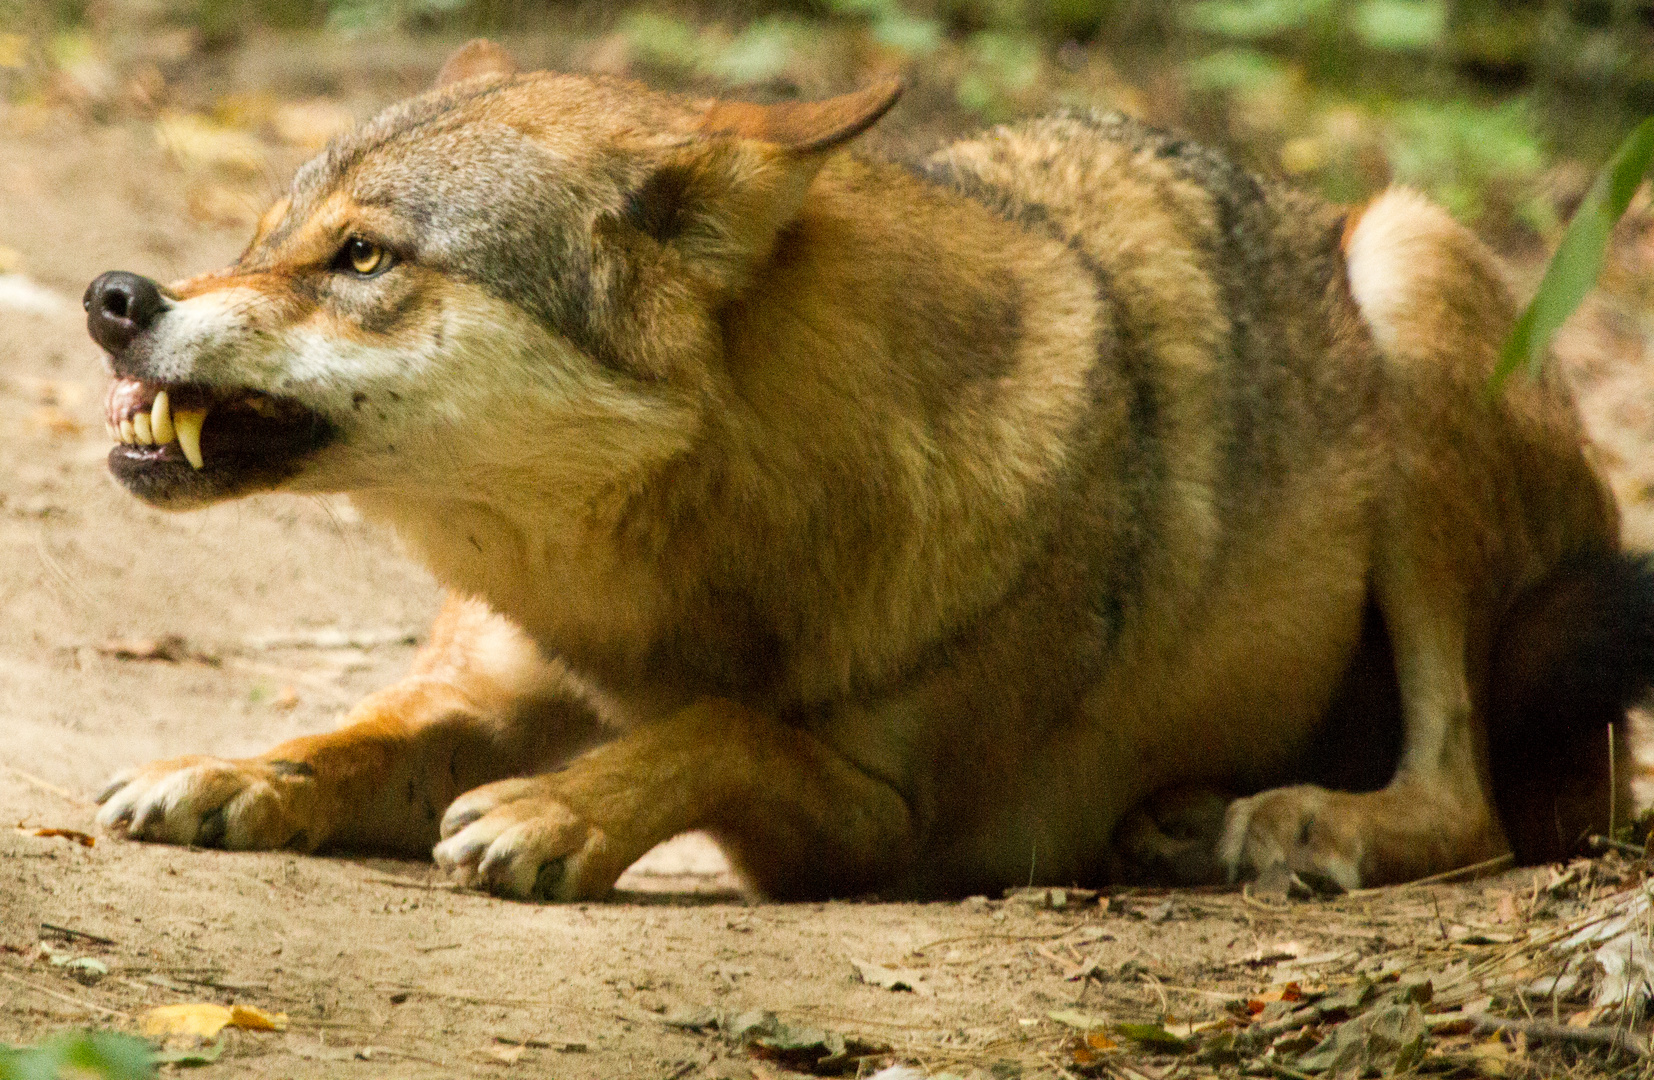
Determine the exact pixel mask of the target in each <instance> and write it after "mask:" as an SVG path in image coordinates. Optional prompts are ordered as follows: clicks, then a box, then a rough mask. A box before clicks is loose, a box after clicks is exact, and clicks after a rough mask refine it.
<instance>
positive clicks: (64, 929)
mask: <svg viewBox="0 0 1654 1080" xmlns="http://www.w3.org/2000/svg"><path fill="white" fill-rule="evenodd" d="M40 928H41V929H42V930H45V931H47V932H49V933H53V934H57V935H59V936H60V937H66V938H69V939H70V940H71V941H74V940H79V941H90V942H93V943H95V944H98V945H118V944H119V942H116V941H111V940H110V939H108V938H106V937H99V936H98V935H96V934H88V933H87V932H86V931H84V930H76V929H75V928H74V927H72V926H58V925H57V924H56V923H49V922H43V923H41V924H40Z"/></svg>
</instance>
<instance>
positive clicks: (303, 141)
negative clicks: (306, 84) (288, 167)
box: [271, 98, 356, 151]
mask: <svg viewBox="0 0 1654 1080" xmlns="http://www.w3.org/2000/svg"><path fill="white" fill-rule="evenodd" d="M355 124H356V117H355V116H353V115H352V114H351V111H350V110H349V109H347V108H345V107H344V106H343V105H341V104H339V103H338V102H336V101H329V100H327V99H326V98H311V99H310V100H308V101H292V102H288V103H287V104H285V105H280V106H277V107H276V110H275V113H274V115H273V116H272V117H271V126H272V127H274V128H275V129H276V137H277V138H278V139H280V140H281V141H282V142H284V143H288V144H289V145H292V146H298V147H302V148H303V149H305V150H310V151H316V150H320V149H321V148H322V147H324V146H326V145H327V143H328V140H329V139H331V138H333V137H334V136H335V135H338V134H340V133H342V132H345V131H349V130H350V129H351V128H352V127H353V126H355Z"/></svg>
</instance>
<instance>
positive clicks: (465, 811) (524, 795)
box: [432, 776, 631, 901]
mask: <svg viewBox="0 0 1654 1080" xmlns="http://www.w3.org/2000/svg"><path fill="white" fill-rule="evenodd" d="M432 855H433V856H434V857H435V859H436V861H437V865H439V866H441V867H442V868H443V869H444V870H448V871H450V872H452V873H455V874H456V875H457V876H458V877H459V878H460V880H461V881H463V882H464V883H466V884H468V885H475V886H478V887H480V888H484V889H487V890H488V891H489V892H492V893H495V894H497V895H500V896H509V897H512V898H514V899H517V900H552V901H570V900H591V899H597V898H600V897H602V896H605V895H607V894H608V892H609V891H610V890H611V889H612V888H613V887H614V883H615V881H616V880H617V879H618V878H619V877H620V875H621V873H622V872H623V871H624V870H625V869H626V867H627V866H628V865H630V862H631V860H630V859H626V858H624V856H622V855H621V854H620V852H619V851H618V850H617V845H615V844H614V843H613V842H612V841H611V838H610V837H609V836H608V835H606V834H605V833H604V832H603V830H602V829H599V828H598V827H597V826H595V825H593V824H592V823H591V822H589V821H587V820H586V819H585V818H584V817H583V816H582V815H581V814H579V813H577V812H576V811H575V810H574V809H572V808H571V807H570V806H569V805H568V803H567V802H565V801H564V800H563V799H562V798H561V797H559V795H558V792H557V784H556V777H554V776H536V777H530V778H528V779H522V780H501V781H499V782H497V783H493V784H485V785H483V786H482V787H479V788H476V789H474V790H472V791H469V792H466V793H465V794H464V795H461V796H460V797H459V798H458V799H456V800H455V801H454V803H453V805H452V806H450V807H449V808H448V812H447V813H446V814H444V815H443V816H442V842H441V843H440V844H438V845H437V846H436V850H435V851H433V852H432Z"/></svg>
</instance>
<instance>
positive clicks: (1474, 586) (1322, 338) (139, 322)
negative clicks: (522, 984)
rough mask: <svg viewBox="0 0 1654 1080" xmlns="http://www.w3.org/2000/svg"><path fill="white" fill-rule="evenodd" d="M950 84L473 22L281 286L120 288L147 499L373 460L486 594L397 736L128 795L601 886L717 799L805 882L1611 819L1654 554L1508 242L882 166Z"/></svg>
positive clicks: (1006, 173)
mask: <svg viewBox="0 0 1654 1080" xmlns="http://www.w3.org/2000/svg"><path fill="white" fill-rule="evenodd" d="M899 93H900V83H899V82H898V81H895V80H890V81H882V82H877V83H874V84H872V85H869V86H867V87H866V88H864V89H862V90H859V91H855V92H852V93H849V94H846V95H843V96H840V97H835V98H830V99H828V100H824V101H815V102H797V101H794V102H781V103H776V104H755V103H751V102H740V101H728V100H703V99H694V98H687V97H681V96H675V95H671V94H666V93H660V92H655V91H652V90H649V89H646V88H644V87H642V86H639V85H635V84H633V83H630V82H625V81H618V80H615V79H609V78H588V77H582V76H577V75H565V74H550V73H528V74H525V73H521V72H518V71H517V70H516V68H515V67H514V65H512V64H511V62H510V59H509V57H507V56H506V55H505V54H504V53H503V51H502V50H500V49H499V48H498V47H497V46H492V45H489V44H488V43H485V42H477V43H472V44H471V45H468V46H466V47H465V49H463V50H462V51H461V52H460V53H459V54H457V55H456V56H455V57H454V58H453V59H452V60H451V61H450V63H449V64H448V65H447V67H446V68H445V69H444V72H443V74H442V76H441V77H440V78H439V80H438V85H437V86H436V87H434V88H433V89H431V90H430V91H428V92H426V93H424V94H423V95H421V96H417V97H415V98H413V99H411V100H408V101H405V102H403V103H401V104H398V105H395V106H393V107H391V108H389V109H387V110H386V111H384V112H383V113H381V114H380V115H379V116H377V117H376V118H374V119H372V120H370V121H368V122H366V123H364V124H363V125H361V126H360V127H359V128H357V129H356V130H354V131H353V132H350V133H348V134H346V135H343V136H341V137H340V138H338V139H337V140H335V141H334V142H333V143H332V144H331V145H330V146H329V147H328V148H327V149H326V150H325V151H324V152H323V153H322V154H321V155H320V156H319V157H317V158H316V159H315V160H313V161H311V162H310V163H309V164H307V165H305V166H304V167H303V168H301V169H300V170H299V172H298V173H297V175H296V177H295V179H294V181H293V183H292V186H291V190H290V191H289V193H288V194H287V195H286V196H285V197H284V198H282V199H281V200H280V201H278V202H277V203H276V204H275V205H274V206H272V207H271V208H270V209H269V211H268V212H267V213H266V214H264V216H263V218H262V220H261V221H260V222H259V224H258V226H257V230H256V233H255V235H254V236H253V239H252V241H251V243H250V244H249V245H248V247H247V248H246V250H245V251H244V252H243V253H242V255H241V256H240V258H239V259H237V260H236V262H235V263H234V264H233V265H231V266H230V267H228V268H227V269H224V270H222V271H219V272H215V273H209V274H205V275H203V276H199V277H195V278H191V279H189V280H186V281H181V282H178V283H176V284H173V285H172V286H170V287H162V286H161V285H159V284H157V283H155V282H153V281H151V280H149V279H147V278H142V277H139V276H137V275H134V274H129V273H123V272H112V273H109V274H105V275H103V276H101V277H99V278H98V279H97V280H96V281H94V282H93V283H92V284H91V286H90V287H89V289H88V291H87V294H86V307H87V312H88V326H89V329H90V332H91V335H92V336H93V338H94V339H96V341H97V342H98V344H99V345H101V346H102V347H103V349H104V350H105V351H106V352H107V354H108V362H109V366H110V368H111V370H112V372H113V375H114V382H113V384H112V387H111V389H110V392H109V396H108V401H107V406H108V420H109V424H110V428H111V431H112V433H113V434H114V437H115V438H116V440H117V444H116V445H115V447H114V448H113V450H112V451H111V453H110V457H109V465H110V468H111V470H112V472H113V474H114V476H115V478H116V479H117V480H118V481H119V482H120V483H121V484H123V485H124V486H125V487H126V488H127V489H128V490H129V491H131V492H132V493H133V494H134V495H136V496H137V497H138V498H140V499H142V500H144V501H145V502H147V503H149V504H151V505H154V506H158V507H163V508H167V509H187V508H190V507H198V506H202V505H204V504H207V503H211V502H215V501H217V500H222V499H228V498H232V497H236V496H240V495H244V494H246V493H249V492H256V491H271V490H276V491H288V492H345V493H348V494H349V497H350V498H351V499H352V500H353V501H354V504H355V505H356V506H357V507H358V508H359V509H360V510H361V512H362V513H363V514H364V515H365V516H366V517H367V518H370V519H372V520H374V521H377V522H381V523H383V524H384V525H386V526H388V527H389V529H391V530H392V531H394V533H395V534H396V535H397V536H399V537H400V538H401V541H402V542H403V543H404V544H405V545H406V547H407V549H408V550H409V551H410V552H411V553H412V554H413V555H414V556H415V557H417V558H418V559H419V560H420V561H422V562H423V563H424V564H425V565H426V566H427V567H429V568H430V570H431V571H432V572H433V573H434V574H435V575H436V577H437V578H438V579H439V580H440V581H441V582H442V583H443V584H444V585H445V586H446V587H447V589H448V590H449V592H450V598H449V599H448V601H447V603H446V605H445V607H444V608H443V610H442V612H441V614H440V615H439V617H438V619H437V621H436V625H435V627H434V628H433V630H432V632H431V635H430V638H429V641H428V643H427V644H426V645H425V646H424V648H423V650H422V651H421V652H420V654H419V656H418V658H417V660H416V661H415V664H414V668H413V671H412V673H411V674H410V675H409V677H408V678H407V679H406V680H404V681H403V682H400V683H397V684H396V685H394V686H392V687H390V688H388V689H386V690H383V691H381V692H379V693H376V694H374V695H372V696H371V697H369V698H367V699H366V700H365V701H363V702H362V703H361V704H360V705H359V706H358V707H357V708H355V709H354V710H353V711H352V712H351V713H350V714H349V715H348V716H347V717H346V718H345V722H344V724H343V726H342V727H341V728H339V729H338V730H336V731H334V732H331V733H329V734H323V735H316V736H311V737H307V738H301V739H296V740H294V741H291V742H288V743H284V744H282V745H280V746H277V747H275V748H274V749H272V750H271V751H269V752H268V753H266V754H263V755H260V756H257V757H253V758H248V759H243V760H220V759H215V758H206V757H185V758H178V759H173V760H168V761H162V762H157V763H153V764H149V765H145V766H142V767H140V768H137V769H134V770H132V771H129V772H126V773H123V774H121V775H119V776H117V777H115V778H114V780H113V781H112V782H111V783H110V784H109V786H108V789H107V790H106V791H104V792H103V794H102V796H101V799H100V801H101V802H102V808H101V810H100V811H99V813H98V818H99V820H100V822H101V823H102V825H103V826H105V827H106V828H108V829H110V830H113V831H114V832H116V833H118V834H120V835H124V836H128V837H133V838H137V839H141V840H149V841H158V842H166V843H174V844H193V845H202V846H222V847H225V848H234V849H260V848H263V849H270V848H290V849H297V850H303V851H312V850H316V849H318V848H322V847H324V846H325V847H329V848H336V849H355V850H376V851H385V852H394V853H404V854H416V853H424V852H427V851H431V850H432V849H433V848H434V856H435V859H436V861H437V862H438V863H439V864H440V865H441V866H443V867H445V868H448V869H450V870H451V871H453V872H454V873H455V874H457V875H458V876H459V877H460V879H461V880H463V881H466V882H469V883H471V884H474V885H477V886H480V887H484V888H487V889H489V890H492V891H494V892H497V893H500V894H502V895H507V896H512V897H520V898H539V899H550V900H572V899H576V898H589V897H599V896H602V895H604V894H606V893H607V892H608V891H609V890H610V889H611V888H612V886H613V884H614V882H615V880H616V879H617V877H618V876H619V875H620V874H621V873H622V872H623V871H624V870H625V869H626V867H627V866H628V865H629V864H630V863H632V862H633V861H634V860H636V859H637V858H638V857H640V856H641V855H643V854H644V853H645V852H646V851H647V850H648V849H649V848H651V847H652V846H653V845H655V844H657V843H659V842H661V841H663V840H665V839H667V838H669V837H671V836H673V835H675V834H678V833H681V832H684V831H687V830H692V829H703V830H706V831H707V832H709V833H710V834H711V835H712V836H713V837H714V838H715V839H716V840H717V842H718V843H719V844H720V845H721V846H722V847H723V848H724V850H725V851H726V852H727V854H728V855H729V857H730V858H731V860H732V862H733V864H734V865H735V867H736V868H737V869H738V870H739V871H740V872H741V873H742V874H743V875H744V876H745V878H746V880H748V881H749V882H750V883H751V884H752V886H753V887H754V888H755V889H756V890H758V891H759V892H760V893H762V894H764V895H766V896H769V897H774V898H781V899H787V898H806V897H828V896H847V895H861V894H868V893H873V894H877V895H881V896H885V897H943V896H958V895H965V894H971V893H981V892H986V891H990V890H997V889H1000V888H1003V887H1005V886H1008V885H1013V884H1026V883H1029V882H1044V883H1076V882H1078V883H1100V882H1106V881H1109V880H1120V879H1121V878H1123V877H1124V878H1129V877H1130V876H1131V875H1132V874H1133V873H1135V872H1138V871H1143V872H1146V873H1152V872H1157V871H1156V868H1158V869H1159V870H1166V869H1167V868H1168V867H1170V870H1169V872H1170V873H1171V875H1172V876H1173V877H1175V878H1179V879H1182V880H1192V881H1200V880H1219V881H1221V880H1230V881H1233V880H1237V879H1242V878H1250V877H1264V876H1269V875H1279V874H1282V873H1286V874H1297V875H1300V877H1301V878H1302V880H1304V881H1309V882H1314V883H1319V884H1321V885H1323V886H1325V887H1328V888H1345V889H1348V888H1355V887H1357V886H1370V885H1375V884H1382V883H1386V882H1400V881H1406V880H1411V879H1416V878H1419V877H1421V876H1424V875H1430V874H1435V873H1439V872H1442V871H1448V870H1452V869H1454V868H1460V867H1464V866H1467V865H1470V864H1475V863H1479V862H1482V861H1484V860H1489V859H1495V858H1499V857H1501V856H1505V855H1514V856H1515V857H1516V858H1517V859H1520V860H1522V861H1536V860H1544V859H1551V858H1556V857H1559V856H1561V855H1563V854H1565V853H1567V852H1569V851H1571V850H1572V849H1573V848H1574V847H1575V846H1576V845H1577V844H1578V842H1579V841H1580V839H1581V838H1582V837H1584V836H1586V835H1588V834H1590V833H1592V832H1600V831H1605V830H1607V829H1609V828H1610V827H1611V826H1612V825H1613V822H1612V821H1611V820H1610V819H1609V814H1610V810H1609V807H1610V806H1611V805H1616V804H1617V805H1618V806H1620V807H1625V806H1627V805H1628V803H1629V799H1628V796H1627V791H1626V773H1627V770H1624V769H1621V770H1619V772H1618V774H1617V775H1615V774H1614V773H1613V772H1612V770H1611V769H1610V768H1609V764H1608V763H1609V758H1610V754H1611V752H1612V751H1613V750H1614V745H1613V744H1615V743H1616V742H1618V743H1619V744H1620V746H1619V749H1620V751H1621V753H1623V749H1624V747H1623V738H1624V736H1623V729H1624V721H1625V716H1626V709H1627V708H1628V706H1629V705H1630V704H1632V703H1634V702H1635V701H1636V700H1637V699H1638V698H1639V697H1641V696H1642V695H1644V694H1645V693H1646V692H1647V690H1648V688H1649V686H1650V683H1651V681H1654V572H1651V570H1650V566H1649V562H1648V560H1647V558H1646V557H1644V556H1641V555H1637V554H1633V553H1628V552H1626V551H1624V550H1622V547H1621V544H1620V540H1619V525H1618V516H1617V510H1616V508H1615V504H1614V500H1613V497H1612V495H1611V494H1610V492H1609V490H1608V488H1607V487H1606V485H1605V484H1604V482H1603V480H1602V478H1601V477H1600V476H1599V474H1598V472H1597V471H1596V469H1595V468H1594V467H1593V465H1592V464H1591V461H1590V459H1589V454H1588V451H1587V449H1586V447H1585V441H1584V436H1583V434H1582V430H1581V425H1580V421H1579V418H1578V416H1577V414H1576V412H1575V409H1574V406H1573V404H1572V403H1571V400H1570V397H1569V393H1568V390H1567V387H1566V385H1565V383H1564V381H1563V379H1562V378H1561V376H1560V375H1559V374H1558V372H1557V371H1556V370H1554V367H1547V368H1546V369H1545V370H1544V371H1543V372H1542V373H1541V374H1540V375H1539V376H1537V377H1536V378H1533V379H1518V380H1515V381H1513V382H1512V383H1511V385H1509V386H1508V387H1507V388H1506V389H1504V390H1502V391H1501V392H1499V393H1497V394H1494V393H1490V392H1489V389H1488V383H1489V375H1490V373H1491V371H1492V370H1493V368H1494V365H1495V362H1496V358H1497V356H1498V353H1499V349H1500V345H1501V342H1502V341H1503V340H1504V339H1505V337H1506V335H1507V332H1508V330H1509V329H1510V327H1511V325H1512V323H1513V319H1514V315H1515V304H1514V301H1513V299H1512V294H1511V292H1510V290H1509V289H1508V287H1507V285H1506V284H1505V281H1504V279H1503V276H1502V273H1501V270H1500V267H1499V266H1498V264H1497V263H1496V261H1495V259H1494V257H1493V256H1492V255H1491V254H1490V253H1489V252H1488V251H1487V250H1486V249H1485V248H1484V247H1483V245H1482V244H1481V243H1480V242H1479V241H1478V240H1477V239H1476V238H1475V237H1474V236H1473V235H1472V234H1471V233H1470V232H1468V231H1467V230H1466V229H1465V228H1463V227H1461V226H1460V225H1458V224H1456V223H1455V222H1454V221H1453V220H1451V219H1450V218H1449V217H1448V216H1447V215H1446V214H1445V213H1444V212H1443V211H1441V210H1440V209H1438V208H1436V207H1435V206H1433V205H1431V204H1430V203H1428V202H1427V201H1425V200H1424V199H1423V198H1421V197H1420V196H1418V195H1416V194H1413V193H1411V192H1409V191H1406V190H1392V191H1390V192H1387V193H1385V194H1383V195H1381V196H1380V197H1378V198H1377V199H1376V200H1375V201H1373V202H1372V203H1370V204H1369V205H1367V206H1365V207H1364V208H1361V209H1356V210H1350V209H1346V208H1339V207H1335V206H1331V205H1328V204H1325V203H1323V202H1321V201H1319V200H1317V199H1316V198H1313V197H1311V196H1309V195H1306V194H1303V193H1301V192H1298V191H1295V190H1293V189H1291V188H1289V187H1287V186H1285V185H1283V184H1281V183H1279V182H1276V181H1273V180H1271V179H1268V178H1263V177H1259V176H1255V175H1252V174H1251V173H1249V172H1247V171H1245V170H1243V169H1242V168H1240V167H1238V166H1236V165H1235V164H1233V163H1232V162H1231V161H1229V160H1228V159H1227V158H1225V157H1224V156H1222V155H1221V154H1218V153H1215V152H1213V151H1210V150H1208V149H1205V148H1202V147H1201V146H1198V145H1196V144H1194V143H1192V142H1189V141H1186V140H1183V139H1180V138H1177V137H1175V136H1173V135H1170V134H1167V133H1164V132H1161V131H1158V130H1155V129H1152V128H1150V127H1147V126H1144V125H1142V124H1140V123H1137V122H1134V121H1132V120H1129V119H1126V118H1124V117H1121V116H1117V115H1106V114H1099V113H1093V112H1085V111H1077V112H1066V113H1060V114H1057V115H1054V116H1048V117H1045V118H1041V119H1034V120H1029V121H1027V122H1023V123H1019V124H1015V125H1011V126H1006V127H1000V128H996V129H994V130H992V131H989V132H986V133H985V134H982V135H979V136H977V137H974V138H969V139H966V140H964V141H961V142H957V143H955V144H953V145H950V146H947V147H945V148H943V149H941V150H939V151H937V152H936V153H934V154H932V155H931V156H929V157H926V158H924V159H922V160H918V161H914V162H900V161H896V162H892V161H884V160H875V159H873V158H869V157H865V156H862V155H860V154H858V153H855V152H853V151H851V150H849V149H848V144H850V143H851V142H852V140H854V139H855V137H856V136H857V135H858V134H860V133H861V132H863V131H865V130H866V129H867V128H868V127H870V126H871V125H872V124H874V123H875V122H876V121H877V120H878V119H879V118H880V117H881V116H882V115H883V114H884V113H885V112H886V111H887V110H889V109H890V108H891V107H892V106H893V105H894V104H895V103H896V101H897V98H898V96H899ZM1335 729H1341V730H1343V731H1345V732H1346V735H1347V736H1350V737H1347V738H1345V739H1344V741H1343V742H1342V743H1341V744H1339V745H1340V746H1341V749H1338V750H1337V751H1336V752H1334V751H1330V750H1328V749H1326V747H1327V746H1328V745H1329V744H1328V743H1327V742H1326V740H1325V739H1324V738H1323V735H1324V733H1325V732H1327V731H1330V730H1335ZM1622 760H1624V758H1622ZM1374 762H1377V763H1378V764H1377V765H1376V767H1375V766H1374V765H1373V763H1374ZM1351 763H1354V764H1358V765H1360V764H1365V765H1367V766H1368V768H1367V769H1366V771H1367V772H1368V773H1369V774H1373V775H1370V776H1369V778H1368V779H1367V780H1365V781H1361V782H1357V781H1354V780H1352V781H1349V782H1347V783H1345V784H1344V785H1343V786H1339V785H1338V784H1337V783H1333V782H1330V781H1329V782H1322V783H1317V782H1314V781H1315V779H1316V778H1317V777H1322V776H1326V775H1330V773H1329V769H1331V770H1332V771H1333V772H1336V767H1338V766H1348V765H1350V764H1351ZM1358 771H1359V770H1358ZM1616 789H1617V790H1616ZM1203 792H1206V793H1215V796H1214V797H1220V798H1222V799H1223V800H1224V801H1223V802H1219V803H1218V804H1216V805H1217V807H1218V809H1217V812H1216V813H1215V814H1214V813H1211V812H1209V808H1210V806H1211V805H1212V804H1211V801H1210V798H1209V797H1207V796H1206V795H1203V794H1202V793H1203ZM1191 807H1193V808H1196V809H1197V810H1198V812H1194V811H1191V810H1190V808H1191ZM1201 807H1205V808H1207V809H1204V810H1201V809H1199V808H1201ZM1197 818H1198V819H1199V820H1200V821H1201V822H1203V823H1204V824H1203V825H1201V827H1200V828H1196V829H1193V831H1190V830H1188V829H1185V827H1184V826H1185V824H1187V822H1188V821H1189V820H1193V819H1197ZM1191 843H1193V844H1194V845H1195V847H1196V848H1198V851H1196V853H1195V854H1196V855H1197V856H1198V857H1193V858H1187V859H1185V858H1183V856H1184V855H1188V854H1189V851H1190V850H1191V849H1190V844H1191ZM1168 853H1170V854H1168Z"/></svg>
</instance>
